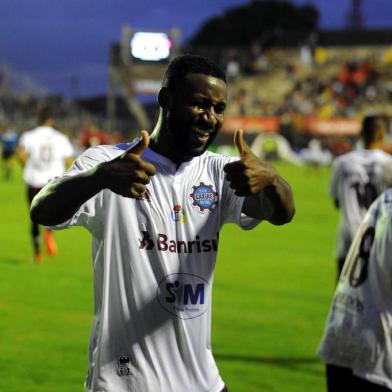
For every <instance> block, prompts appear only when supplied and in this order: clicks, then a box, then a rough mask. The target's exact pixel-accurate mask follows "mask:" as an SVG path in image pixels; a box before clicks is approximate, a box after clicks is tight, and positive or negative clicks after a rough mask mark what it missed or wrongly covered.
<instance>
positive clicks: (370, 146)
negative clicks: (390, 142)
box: [365, 140, 383, 150]
mask: <svg viewBox="0 0 392 392" xmlns="http://www.w3.org/2000/svg"><path fill="white" fill-rule="evenodd" d="M382 146H383V143H382V141H379V140H375V141H374V142H371V143H369V144H368V145H367V146H366V147H365V148H366V150H382Z"/></svg>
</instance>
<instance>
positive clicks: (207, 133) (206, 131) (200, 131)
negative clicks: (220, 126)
mask: <svg viewBox="0 0 392 392" xmlns="http://www.w3.org/2000/svg"><path fill="white" fill-rule="evenodd" d="M193 131H194V132H195V133H196V134H197V135H198V136H201V137H209V136H210V134H211V133H212V130H210V129H200V128H194V129H193Z"/></svg>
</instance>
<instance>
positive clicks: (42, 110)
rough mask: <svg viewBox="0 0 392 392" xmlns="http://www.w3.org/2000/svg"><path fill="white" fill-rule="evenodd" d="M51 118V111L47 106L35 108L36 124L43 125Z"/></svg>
mask: <svg viewBox="0 0 392 392" xmlns="http://www.w3.org/2000/svg"><path fill="white" fill-rule="evenodd" d="M52 118H53V110H52V108H51V107H50V106H49V105H43V104H41V105H39V106H38V107H37V121H38V124H44V123H46V122H47V121H48V120H50V119H52Z"/></svg>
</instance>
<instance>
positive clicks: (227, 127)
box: [222, 116, 280, 133]
mask: <svg viewBox="0 0 392 392" xmlns="http://www.w3.org/2000/svg"><path fill="white" fill-rule="evenodd" d="M279 126H280V121H279V117H276V116H269V117H267V116H233V117H232V116H227V117H226V118H225V121H224V123H223V127H222V131H223V132H226V133H234V132H235V131H236V130H237V129H245V130H246V131H248V132H255V133H257V132H272V133H276V132H278V131H279Z"/></svg>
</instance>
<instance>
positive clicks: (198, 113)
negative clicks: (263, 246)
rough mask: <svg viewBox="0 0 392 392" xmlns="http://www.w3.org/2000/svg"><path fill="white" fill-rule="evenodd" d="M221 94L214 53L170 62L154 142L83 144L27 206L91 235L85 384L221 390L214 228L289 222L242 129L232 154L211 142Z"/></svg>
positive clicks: (284, 191) (279, 190)
mask: <svg viewBox="0 0 392 392" xmlns="http://www.w3.org/2000/svg"><path fill="white" fill-rule="evenodd" d="M226 94H227V87H226V79H225V75H224V73H223V71H222V70H221V69H220V68H219V67H218V66H217V65H216V64H215V63H213V62H212V61H210V60H208V59H206V58H203V57H198V56H182V57H179V58H177V59H175V60H173V62H171V63H170V65H169V67H168V69H167V71H166V74H165V77H164V80H163V84H162V88H161V90H160V92H159V95H158V102H159V105H160V107H161V111H160V116H159V119H158V122H157V124H156V126H155V129H154V131H153V133H152V135H151V139H150V137H149V135H148V133H147V132H146V131H143V132H142V137H141V139H140V140H138V141H137V142H135V143H131V144H129V143H128V144H122V145H114V146H98V147H95V148H91V149H89V150H87V151H86V152H85V153H84V154H83V155H82V156H81V157H79V158H78V159H77V161H76V162H75V164H74V165H73V167H72V168H71V170H70V171H69V172H68V173H67V174H66V175H65V176H63V178H61V179H59V180H56V181H54V182H53V183H51V184H49V185H48V186H47V187H45V188H44V189H43V190H42V191H41V192H40V193H39V194H38V195H37V196H36V198H35V199H34V201H33V203H32V210H31V214H32V217H33V219H34V220H35V221H38V222H40V223H42V224H46V225H59V226H58V227H59V228H64V227H69V226H72V225H82V226H84V227H86V228H87V229H88V230H89V231H90V232H91V233H92V234H93V258H94V262H93V265H94V285H95V313H94V324H93V328H92V336H91V340H90V342H91V344H90V367H89V372H88V377H87V381H86V390H87V391H97V390H106V391H116V392H128V391H131V390H137V391H143V392H150V391H151V392H152V391H154V392H155V391H165V392H178V391H197V392H220V391H226V390H227V389H226V388H225V386H224V383H223V381H222V379H221V377H220V375H219V372H218V369H217V366H216V364H215V361H214V358H213V355H212V351H211V342H210V330H211V325H210V323H211V290H212V282H213V277H214V268H215V261H216V254H217V249H218V239H219V231H220V229H221V227H222V225H223V224H224V223H230V222H231V223H236V224H238V225H239V226H241V227H242V228H245V229H251V228H253V227H254V226H256V225H257V224H258V223H259V222H260V220H268V221H270V222H272V223H274V224H284V223H287V222H288V221H290V220H291V218H292V216H293V214H294V204H293V199H292V193H291V188H290V186H289V185H288V184H287V183H286V182H285V181H284V180H283V179H282V178H281V177H280V176H279V175H278V174H277V172H276V170H275V169H274V168H273V167H272V166H270V165H268V164H267V163H265V162H263V161H261V160H259V159H258V158H257V157H256V156H255V155H254V154H253V153H252V152H251V151H250V149H249V147H248V146H247V145H246V143H245V141H244V139H243V134H242V131H240V132H237V133H236V136H235V143H236V146H237V149H238V151H239V154H240V159H239V160H238V159H235V158H230V157H224V156H221V155H218V154H213V153H211V152H208V151H206V150H207V148H208V146H209V145H210V144H211V143H212V141H213V140H214V138H215V137H216V135H217V133H218V132H219V130H220V128H221V126H222V123H223V117H224V111H225V108H226ZM173 209H175V211H176V214H174V215H173ZM180 216H181V219H180ZM177 217H179V218H178V219H177ZM185 218H186V219H185Z"/></svg>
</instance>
